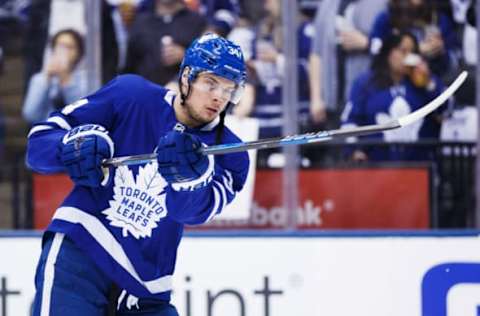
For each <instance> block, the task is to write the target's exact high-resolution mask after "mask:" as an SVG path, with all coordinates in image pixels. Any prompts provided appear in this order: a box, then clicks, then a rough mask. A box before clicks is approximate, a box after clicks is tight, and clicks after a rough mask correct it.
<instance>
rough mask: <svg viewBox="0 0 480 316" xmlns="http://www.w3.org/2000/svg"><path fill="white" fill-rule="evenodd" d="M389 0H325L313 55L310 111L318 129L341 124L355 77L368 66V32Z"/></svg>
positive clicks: (319, 12)
mask: <svg viewBox="0 0 480 316" xmlns="http://www.w3.org/2000/svg"><path fill="white" fill-rule="evenodd" d="M386 3H387V0H323V1H320V2H319V4H318V9H317V12H316V17H315V20H314V27H315V33H314V36H313V40H312V49H311V53H310V57H309V75H310V91H311V98H310V100H311V102H310V112H311V116H312V120H313V122H314V123H317V124H319V126H318V129H333V128H338V126H339V117H340V113H341V111H342V109H343V106H344V105H345V101H346V100H347V98H348V92H349V91H350V88H351V87H352V83H353V81H354V80H355V79H356V78H357V77H358V75H359V74H361V73H362V72H364V71H366V70H367V69H368V65H369V62H370V55H369V53H368V34H369V33H370V31H371V28H372V25H373V22H374V19H375V17H376V16H377V14H378V13H380V12H381V11H382V10H384V9H385V8H386Z"/></svg>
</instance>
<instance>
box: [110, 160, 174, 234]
mask: <svg viewBox="0 0 480 316" xmlns="http://www.w3.org/2000/svg"><path fill="white" fill-rule="evenodd" d="M166 186H167V182H166V181H165V179H163V177H162V176H161V175H160V174H159V173H158V172H157V163H156V162H153V163H149V164H147V165H145V166H143V167H140V168H139V169H138V175H137V179H136V181H135V178H134V176H133V172H132V171H131V170H130V169H128V167H127V166H120V167H118V168H117V169H116V171H115V179H114V187H113V200H110V201H109V204H110V207H109V208H107V209H105V210H104V211H102V213H103V214H105V215H107V219H108V220H109V221H110V225H112V226H115V227H120V228H122V234H123V236H124V237H127V236H128V233H130V234H132V236H133V237H135V238H137V239H140V238H145V237H151V236H152V230H153V229H154V228H155V227H157V226H158V225H157V222H158V221H159V220H160V219H162V218H163V217H165V216H166V215H167V208H166V205H165V191H164V189H165V187H166Z"/></svg>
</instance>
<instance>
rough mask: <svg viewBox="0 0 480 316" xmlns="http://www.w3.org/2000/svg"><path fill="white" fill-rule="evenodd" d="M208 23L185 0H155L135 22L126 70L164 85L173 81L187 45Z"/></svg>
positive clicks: (131, 33)
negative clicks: (186, 5) (153, 6)
mask: <svg viewBox="0 0 480 316" xmlns="http://www.w3.org/2000/svg"><path fill="white" fill-rule="evenodd" d="M205 26H206V20H205V19H204V18H203V17H201V16H200V15H198V14H197V13H195V12H192V11H190V10H188V9H187V8H186V7H185V4H184V2H183V1H182V0H156V2H155V9H154V11H152V12H151V11H146V12H141V13H139V14H138V15H137V16H136V18H135V21H134V22H133V25H132V27H131V29H130V34H129V43H128V49H127V61H126V67H125V72H131V73H136V74H139V75H141V76H143V77H145V78H146V79H149V80H150V81H153V82H155V83H158V84H162V85H165V84H167V83H168V82H170V81H172V80H174V79H175V78H176V75H177V73H178V71H179V68H180V62H181V61H182V58H183V55H184V52H185V48H186V47H187V46H188V45H189V44H190V43H191V42H192V41H193V39H194V38H196V37H197V36H199V35H200V34H202V32H203V30H204V29H205Z"/></svg>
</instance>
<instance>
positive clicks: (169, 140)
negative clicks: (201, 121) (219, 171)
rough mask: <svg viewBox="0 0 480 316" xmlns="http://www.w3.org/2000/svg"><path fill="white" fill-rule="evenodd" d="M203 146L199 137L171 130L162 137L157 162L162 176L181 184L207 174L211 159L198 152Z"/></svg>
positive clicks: (170, 181)
mask: <svg viewBox="0 0 480 316" xmlns="http://www.w3.org/2000/svg"><path fill="white" fill-rule="evenodd" d="M201 146H202V144H201V142H200V140H199V139H198V137H196V136H194V135H191V134H187V133H180V132H178V131H171V132H168V133H167V134H166V135H165V136H163V137H161V138H160V140H159V141H158V147H157V162H158V171H159V172H160V174H161V175H162V177H163V178H164V179H165V180H166V181H167V182H168V183H170V184H175V183H179V184H181V183H186V182H191V181H195V180H198V179H200V178H201V177H203V176H205V175H206V174H207V171H209V159H208V157H207V156H205V155H203V154H201V153H200V152H198V149H199V148H200V147H201ZM208 173H210V174H211V172H208Z"/></svg>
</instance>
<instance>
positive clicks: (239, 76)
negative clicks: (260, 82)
mask: <svg viewBox="0 0 480 316" xmlns="http://www.w3.org/2000/svg"><path fill="white" fill-rule="evenodd" d="M185 67H188V68H189V69H190V73H189V76H188V82H189V83H192V82H193V81H194V80H195V78H196V77H197V76H198V75H199V74H200V73H201V72H208V73H211V74H214V75H216V76H219V77H222V78H225V79H228V80H231V81H233V82H234V83H235V86H236V88H235V92H234V93H233V94H232V98H231V100H230V102H232V103H233V104H237V103H238V102H239V101H240V98H241V95H242V93H243V89H244V86H245V79H246V71H245V62H244V60H243V54H242V50H241V48H240V46H238V45H236V44H234V43H233V42H231V41H229V40H227V39H225V38H223V37H221V36H218V35H216V34H213V33H207V34H205V35H203V36H201V37H199V38H198V39H196V40H195V41H194V42H193V43H192V44H191V45H190V47H188V49H187V51H186V52H185V57H184V58H183V61H182V64H181V66H180V74H182V73H183V71H184V69H185Z"/></svg>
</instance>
